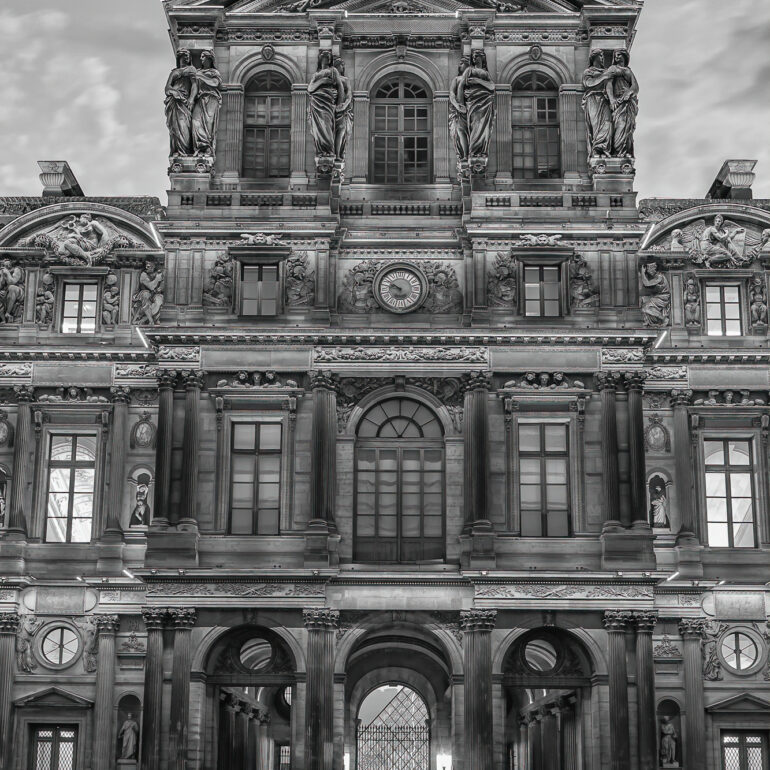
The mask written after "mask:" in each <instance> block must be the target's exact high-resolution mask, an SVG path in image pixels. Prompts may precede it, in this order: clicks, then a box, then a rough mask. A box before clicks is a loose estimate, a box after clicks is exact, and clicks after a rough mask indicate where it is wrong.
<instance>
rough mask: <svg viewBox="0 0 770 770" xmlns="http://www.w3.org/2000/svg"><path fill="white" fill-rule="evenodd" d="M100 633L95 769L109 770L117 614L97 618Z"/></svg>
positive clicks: (112, 751)
mask: <svg viewBox="0 0 770 770" xmlns="http://www.w3.org/2000/svg"><path fill="white" fill-rule="evenodd" d="M95 618H96V627H97V630H98V634H99V643H98V644H99V647H98V650H99V652H98V656H97V664H96V697H95V698H94V733H93V735H94V738H93V766H94V767H99V768H104V770H110V769H111V768H112V767H113V766H114V764H115V742H114V736H113V729H112V728H113V720H114V718H115V711H114V705H115V703H114V697H115V634H116V633H117V632H118V616H117V615H95Z"/></svg>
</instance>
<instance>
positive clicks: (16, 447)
mask: <svg viewBox="0 0 770 770" xmlns="http://www.w3.org/2000/svg"><path fill="white" fill-rule="evenodd" d="M14 392H15V393H16V398H17V400H18V404H19V406H18V412H17V416H16V431H15V433H14V439H13V441H14V444H13V475H12V476H11V494H10V497H9V506H8V511H9V512H8V521H7V526H6V531H5V536H6V537H7V538H8V539H13V540H24V539H26V537H27V534H28V529H27V526H28V522H27V516H26V514H25V511H24V495H25V493H26V490H27V485H28V484H29V480H30V477H31V474H32V473H33V467H32V463H30V461H29V453H30V449H31V446H32V415H31V410H30V406H29V405H30V402H31V401H33V400H34V397H35V396H34V391H33V390H32V388H30V387H29V386H27V385H19V386H17V387H15V388H14Z"/></svg>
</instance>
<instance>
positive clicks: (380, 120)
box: [371, 75, 433, 184]
mask: <svg viewBox="0 0 770 770" xmlns="http://www.w3.org/2000/svg"><path fill="white" fill-rule="evenodd" d="M431 110H432V103H431V96H430V93H429V92H428V89H427V88H426V87H425V86H424V85H422V84H421V83H419V82H416V81H415V80H413V79H410V78H409V77H407V76H404V75H402V76H400V77H397V78H393V79H391V80H387V81H386V82H385V83H382V84H381V85H380V86H378V87H377V89H376V90H375V92H374V97H373V98H372V106H371V111H372V121H371V131H372V139H371V143H372V152H371V158H372V166H371V181H372V182H374V183H379V184H425V183H428V182H430V180H431V168H430V164H431V147H432V145H433V136H432V131H431Z"/></svg>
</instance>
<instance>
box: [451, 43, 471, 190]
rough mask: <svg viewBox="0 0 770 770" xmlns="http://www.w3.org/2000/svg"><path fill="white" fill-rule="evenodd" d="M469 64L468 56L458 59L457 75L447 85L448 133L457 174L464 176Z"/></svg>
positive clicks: (467, 140) (465, 166)
mask: <svg viewBox="0 0 770 770" xmlns="http://www.w3.org/2000/svg"><path fill="white" fill-rule="evenodd" d="M469 66H470V62H469V61H468V58H467V57H465V56H463V57H462V59H460V66H459V67H458V68H457V77H455V78H454V80H452V84H451V85H450V86H449V134H450V136H451V137H452V141H453V142H454V145H455V154H456V155H457V175H458V176H464V175H465V174H466V173H467V170H468V147H469V143H470V137H469V135H468V108H467V106H466V105H465V89H464V84H465V79H464V77H463V76H464V74H465V71H466V70H467V69H468V67H469Z"/></svg>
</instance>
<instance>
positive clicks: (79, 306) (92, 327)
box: [61, 283, 97, 334]
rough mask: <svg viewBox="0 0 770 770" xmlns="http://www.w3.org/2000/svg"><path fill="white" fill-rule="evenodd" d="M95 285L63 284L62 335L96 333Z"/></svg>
mask: <svg viewBox="0 0 770 770" xmlns="http://www.w3.org/2000/svg"><path fill="white" fill-rule="evenodd" d="M96 294H97V286H96V284H95V283H65V284H64V310H63V312H62V320H61V330H62V332H63V333H64V334H88V333H91V332H94V331H96Z"/></svg>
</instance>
